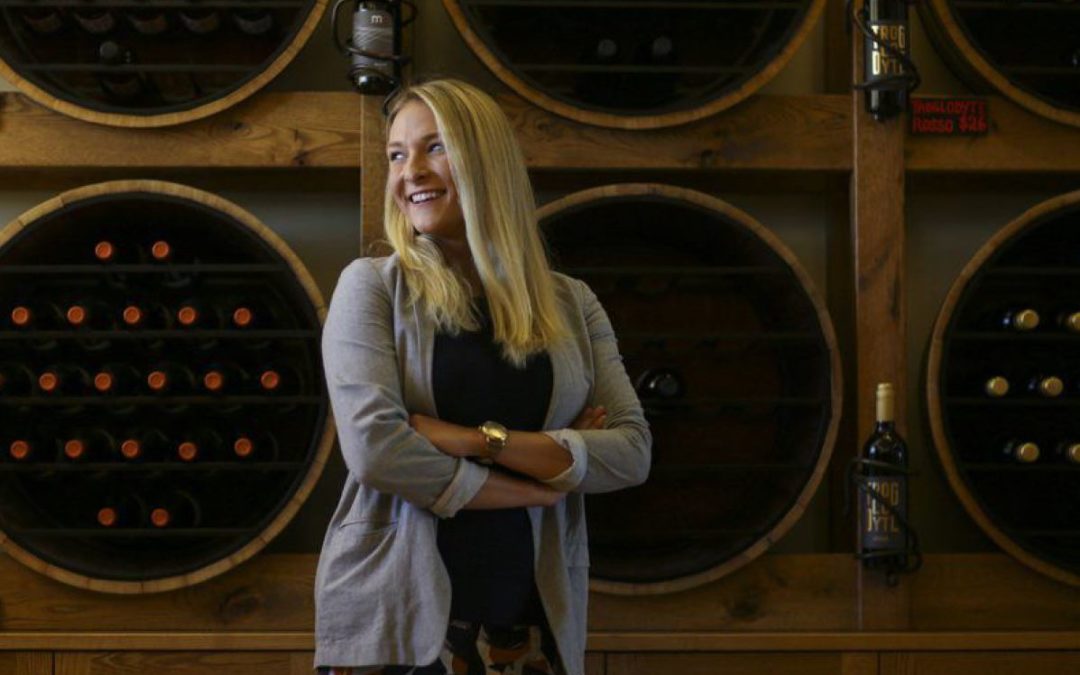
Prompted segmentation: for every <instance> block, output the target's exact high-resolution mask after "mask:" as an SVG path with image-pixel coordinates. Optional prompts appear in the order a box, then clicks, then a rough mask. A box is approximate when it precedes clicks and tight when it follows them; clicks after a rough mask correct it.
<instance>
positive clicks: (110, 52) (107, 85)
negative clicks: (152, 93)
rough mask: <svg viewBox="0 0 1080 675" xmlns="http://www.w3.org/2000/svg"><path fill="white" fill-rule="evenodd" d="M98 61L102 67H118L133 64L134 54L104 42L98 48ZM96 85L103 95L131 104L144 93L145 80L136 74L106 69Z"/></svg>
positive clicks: (127, 49) (111, 43)
mask: <svg viewBox="0 0 1080 675" xmlns="http://www.w3.org/2000/svg"><path fill="white" fill-rule="evenodd" d="M98 60H99V61H100V62H101V64H102V65H104V66H109V67H120V66H130V65H132V64H134V63H135V60H136V59H135V52H133V51H132V50H131V49H129V48H124V47H121V46H120V45H119V44H118V43H116V42H114V41H112V40H106V41H105V42H102V43H101V46H100V47H98ZM98 83H99V84H100V85H101V89H102V91H104V92H105V95H106V96H107V97H108V98H110V99H112V100H114V101H117V102H120V103H131V102H132V101H134V100H135V99H137V98H139V97H140V96H142V95H143V93H144V92H145V91H146V79H145V78H144V77H143V76H142V74H141V73H138V72H125V71H113V70H111V69H107V70H105V71H103V72H101V73H99V74H98Z"/></svg>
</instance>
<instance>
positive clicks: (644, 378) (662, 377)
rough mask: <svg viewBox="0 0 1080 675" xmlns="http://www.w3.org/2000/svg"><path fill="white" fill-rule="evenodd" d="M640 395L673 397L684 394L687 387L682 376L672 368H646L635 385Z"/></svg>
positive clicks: (663, 397)
mask: <svg viewBox="0 0 1080 675" xmlns="http://www.w3.org/2000/svg"><path fill="white" fill-rule="evenodd" d="M634 388H635V389H636V390H637V393H638V396H640V397H641V398H650V399H673V398H679V397H680V396H682V395H683V394H684V393H685V391H686V388H685V386H684V385H683V381H682V378H681V377H680V376H679V374H678V373H677V372H675V371H674V370H672V369H670V368H653V369H649V370H646V371H645V372H644V373H642V374H641V377H639V378H638V380H637V384H636V385H635V387H634Z"/></svg>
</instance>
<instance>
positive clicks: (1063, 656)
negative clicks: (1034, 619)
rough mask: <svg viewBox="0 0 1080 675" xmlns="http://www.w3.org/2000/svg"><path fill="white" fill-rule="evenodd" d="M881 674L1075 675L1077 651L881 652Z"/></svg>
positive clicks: (1079, 656) (1079, 663)
mask: <svg viewBox="0 0 1080 675" xmlns="http://www.w3.org/2000/svg"><path fill="white" fill-rule="evenodd" d="M880 672H881V675H957V674H961V675H963V674H966V673H978V675H1036V674H1046V675H1051V674H1052V675H1076V674H1077V673H1080V652H982V653H971V652H909V653H902V652H901V653H884V654H882V655H881V671H880Z"/></svg>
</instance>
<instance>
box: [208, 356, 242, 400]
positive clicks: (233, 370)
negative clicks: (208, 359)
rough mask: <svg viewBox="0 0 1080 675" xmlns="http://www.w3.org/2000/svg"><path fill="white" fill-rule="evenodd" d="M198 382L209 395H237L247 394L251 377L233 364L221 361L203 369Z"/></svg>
mask: <svg viewBox="0 0 1080 675" xmlns="http://www.w3.org/2000/svg"><path fill="white" fill-rule="evenodd" d="M199 381H200V382H201V383H202V386H203V388H204V389H205V390H206V391H208V392H210V393H213V394H232V395H237V394H244V393H247V392H248V390H249V389H250V384H249V383H250V382H251V376H250V375H248V374H247V372H245V371H244V369H243V368H241V367H240V366H238V365H236V364H235V363H230V362H227V361H223V362H219V363H214V364H211V365H209V366H208V367H207V368H205V369H204V370H203V373H202V377H200V378H199Z"/></svg>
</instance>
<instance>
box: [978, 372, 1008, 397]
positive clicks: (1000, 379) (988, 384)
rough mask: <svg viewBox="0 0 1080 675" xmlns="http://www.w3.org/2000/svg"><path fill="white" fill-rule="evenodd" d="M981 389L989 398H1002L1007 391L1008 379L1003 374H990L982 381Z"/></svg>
mask: <svg viewBox="0 0 1080 675" xmlns="http://www.w3.org/2000/svg"><path fill="white" fill-rule="evenodd" d="M982 390H983V393H984V394H985V395H987V396H989V397H990V398H1002V397H1004V396H1006V395H1007V394H1008V393H1009V380H1008V379H1007V378H1006V377H1005V376H1004V375H991V376H990V377H988V378H986V379H985V380H984V381H983V387H982Z"/></svg>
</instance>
